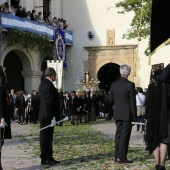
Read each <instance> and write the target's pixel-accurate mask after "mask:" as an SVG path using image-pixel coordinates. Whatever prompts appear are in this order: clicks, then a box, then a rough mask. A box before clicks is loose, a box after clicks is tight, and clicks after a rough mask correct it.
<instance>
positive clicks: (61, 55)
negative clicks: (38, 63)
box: [54, 28, 67, 69]
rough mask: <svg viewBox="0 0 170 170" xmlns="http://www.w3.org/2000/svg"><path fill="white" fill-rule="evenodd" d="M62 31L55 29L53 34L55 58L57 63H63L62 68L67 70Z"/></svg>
mask: <svg viewBox="0 0 170 170" xmlns="http://www.w3.org/2000/svg"><path fill="white" fill-rule="evenodd" d="M64 35H65V34H64V31H62V30H61V28H57V29H56V30H55V32H54V42H55V46H56V51H57V52H56V58H57V60H59V61H62V62H63V68H64V69H66V68H67V63H66V43H65V36H64Z"/></svg>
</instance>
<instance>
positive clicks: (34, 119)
mask: <svg viewBox="0 0 170 170" xmlns="http://www.w3.org/2000/svg"><path fill="white" fill-rule="evenodd" d="M32 114H33V115H32V116H33V121H34V123H37V121H38V114H39V109H37V108H33V111H32Z"/></svg>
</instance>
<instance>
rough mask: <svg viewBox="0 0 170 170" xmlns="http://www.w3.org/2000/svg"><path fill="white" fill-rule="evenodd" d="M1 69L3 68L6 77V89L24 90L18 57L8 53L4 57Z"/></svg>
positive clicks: (21, 67)
mask: <svg viewBox="0 0 170 170" xmlns="http://www.w3.org/2000/svg"><path fill="white" fill-rule="evenodd" d="M3 67H5V68H6V69H5V73H6V75H7V84H6V86H7V88H8V89H11V88H12V89H14V90H17V91H18V90H24V78H23V76H22V74H21V71H23V64H22V61H21V60H20V58H19V56H18V55H17V54H16V53H15V52H14V51H10V52H9V53H8V54H7V56H6V57H5V60H4V64H3Z"/></svg>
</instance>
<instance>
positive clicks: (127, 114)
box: [109, 65, 137, 163]
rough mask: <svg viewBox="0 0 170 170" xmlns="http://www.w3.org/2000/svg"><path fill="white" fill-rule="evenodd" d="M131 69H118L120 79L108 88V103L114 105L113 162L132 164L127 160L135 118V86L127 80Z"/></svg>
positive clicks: (123, 66) (126, 67) (124, 66)
mask: <svg viewBox="0 0 170 170" xmlns="http://www.w3.org/2000/svg"><path fill="white" fill-rule="evenodd" d="M130 71H131V68H130V67H129V66H128V65H122V66H121V67H120V74H121V78H120V79H118V80H116V81H114V82H113V83H112V84H111V87H110V94H109V102H110V103H112V104H114V119H115V123H116V134H115V162H118V163H132V161H129V160H128V159H127V153H128V146H129V140H130V135H131V130H132V124H131V122H132V121H134V120H135V119H136V117H137V109H136V92H135V84H134V83H132V82H130V81H129V80H128V76H129V75H130Z"/></svg>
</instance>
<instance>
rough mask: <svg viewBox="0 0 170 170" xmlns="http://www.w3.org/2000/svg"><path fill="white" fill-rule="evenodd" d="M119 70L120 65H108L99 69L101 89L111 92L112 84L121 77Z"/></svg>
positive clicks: (98, 75)
mask: <svg viewBox="0 0 170 170" xmlns="http://www.w3.org/2000/svg"><path fill="white" fill-rule="evenodd" d="M119 68H120V66H119V65H118V64H115V63H107V64H105V65H103V66H102V67H101V68H100V69H99V71H98V73H97V77H98V79H99V80H100V84H99V88H100V89H102V90H105V91H109V89H110V85H111V83H112V82H113V81H115V80H116V79H117V78H119V77H120V73H119Z"/></svg>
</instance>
